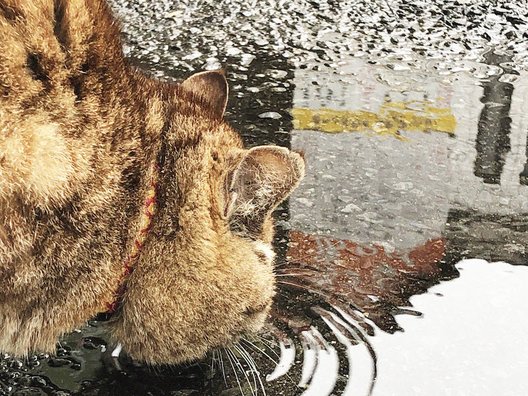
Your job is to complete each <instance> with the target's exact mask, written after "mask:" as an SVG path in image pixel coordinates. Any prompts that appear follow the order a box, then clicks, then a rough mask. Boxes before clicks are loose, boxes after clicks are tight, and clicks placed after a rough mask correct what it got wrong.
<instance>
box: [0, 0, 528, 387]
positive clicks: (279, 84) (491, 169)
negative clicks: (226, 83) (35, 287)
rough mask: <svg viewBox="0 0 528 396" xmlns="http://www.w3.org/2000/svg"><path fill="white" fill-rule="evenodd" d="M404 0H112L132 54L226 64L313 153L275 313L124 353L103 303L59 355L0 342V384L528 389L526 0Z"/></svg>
mask: <svg viewBox="0 0 528 396" xmlns="http://www.w3.org/2000/svg"><path fill="white" fill-rule="evenodd" d="M410 3H411V2H409V4H407V2H404V1H394V0H386V1H380V0H377V1H373V2H362V1H348V2H341V1H340V2H337V1H305V0H296V1H283V0H263V1H259V2H256V1H253V2H252V1H247V2H243V1H240V0H228V1H222V2H221V3H219V2H216V1H212V0H211V1H209V0H207V1H206V0H202V1H179V2H173V1H169V0H167V1H148V2H147V1H144V2H141V1H128V0H114V1H113V2H112V4H113V5H114V6H115V9H116V11H117V12H118V14H119V16H120V17H121V18H122V20H123V23H124V25H125V26H124V28H125V33H124V39H125V42H126V52H127V54H128V55H129V57H130V58H131V60H132V62H133V63H134V64H136V65H138V66H139V67H143V68H145V69H146V70H149V72H150V73H152V74H155V75H156V76H158V77H160V78H166V79H180V78H184V77H185V76H187V75H189V74H190V73H191V72H192V71H195V70H203V69H215V68H218V67H220V66H224V67H226V68H227V70H228V73H229V80H230V87H231V94H230V104H229V109H228V111H229V114H228V118H229V119H230V121H231V122H232V123H233V124H234V125H235V126H236V127H237V129H238V130H239V131H240V132H241V133H242V135H243V136H244V138H245V140H246V142H247V143H248V144H249V145H256V144H264V143H273V144H279V145H283V146H288V147H291V148H293V149H296V150H302V151H304V153H305V156H306V159H307V163H308V174H307V177H306V179H305V180H304V182H303V184H302V185H301V187H300V188H299V190H298V191H297V192H296V193H295V194H294V196H292V198H291V199H290V200H289V202H287V203H286V204H285V205H283V207H282V208H281V209H280V210H279V212H278V214H277V219H278V224H279V230H278V233H277V240H276V245H277V250H278V252H279V259H278V263H277V273H278V280H279V286H280V287H279V293H278V298H277V301H276V305H275V309H274V312H273V318H272V320H271V324H270V326H269V328H268V329H267V331H266V333H264V334H263V336H262V338H261V339H255V340H248V341H244V342H243V343H242V344H241V348H243V349H234V350H233V351H232V352H231V351H230V352H226V351H224V352H223V353H222V354H219V353H216V354H214V355H213V356H211V357H210V358H209V359H208V360H207V361H205V362H202V363H199V364H196V365H193V366H190V367H159V368H155V369H152V368H145V367H141V366H138V365H134V363H132V362H127V361H126V359H125V360H122V361H121V362H120V365H121V366H122V368H123V369H124V370H123V371H117V370H116V369H115V362H114V361H113V360H112V357H111V356H110V351H111V349H112V345H107V341H106V337H105V333H104V322H103V321H97V320H94V321H92V322H90V323H89V325H88V326H87V327H85V328H84V329H82V330H80V331H79V332H75V333H73V334H72V335H70V336H68V337H66V338H65V340H63V341H62V342H61V345H60V346H59V348H58V354H57V356H55V357H49V356H34V357H30V358H29V359H28V360H26V361H16V360H13V359H11V358H9V357H4V358H0V395H3V394H7V395H44V394H52V395H57V396H58V395H67V394H82V395H172V396H176V395H181V396H183V395H221V396H227V395H239V394H245V395H251V394H255V393H257V394H264V390H265V392H266V393H267V394H268V395H304V396H310V395H314V396H324V395H330V394H333V395H368V394H369V393H370V394H372V395H375V396H390V395H395V396H400V395H401V396H409V395H428V396H437V395H438V396H444V395H470V396H472V395H484V396H486V395H509V396H522V395H526V394H528V379H527V378H526V375H525V368H526V367H528V341H527V340H526V333H527V330H528V319H526V315H525V314H524V312H525V309H524V304H525V302H526V301H527V299H528V289H526V287H525V285H526V284H527V281H528V267H526V264H527V263H528V251H527V250H526V249H527V246H528V233H527V232H526V231H527V230H528V199H527V198H528V157H527V151H528V144H527V139H528V115H527V114H528V111H527V110H528V107H527V106H528V73H527V61H526V59H528V57H527V56H526V55H527V53H528V50H527V43H528V34H527V33H526V32H527V31H528V29H527V22H528V5H526V3H525V2H515V3H514V2H505V1H494V2H490V1H477V0H458V1H450V2H443V1H436V0H429V1H427V2H425V1H414V2H412V4H410ZM444 3H447V4H444ZM472 258H476V259H479V260H466V259H472ZM246 351H247V352H246ZM248 355H249V356H250V357H251V358H252V359H254V362H255V365H253V363H251V364H249V363H248V362H247V360H250V357H249V356H248ZM239 384H240V385H239Z"/></svg>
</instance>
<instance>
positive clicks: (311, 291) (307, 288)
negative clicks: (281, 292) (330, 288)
mask: <svg viewBox="0 0 528 396" xmlns="http://www.w3.org/2000/svg"><path fill="white" fill-rule="evenodd" d="M277 283H279V284H281V285H287V286H292V287H295V288H297V289H302V290H306V291H307V292H310V293H313V294H319V295H323V294H322V293H321V292H320V291H318V290H315V289H312V288H311V287H309V286H305V285H301V284H299V283H295V282H287V281H283V280H278V281H277Z"/></svg>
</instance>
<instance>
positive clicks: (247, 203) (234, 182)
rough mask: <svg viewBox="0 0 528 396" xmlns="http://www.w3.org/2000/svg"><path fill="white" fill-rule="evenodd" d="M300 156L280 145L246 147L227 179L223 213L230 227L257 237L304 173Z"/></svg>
mask: <svg viewBox="0 0 528 396" xmlns="http://www.w3.org/2000/svg"><path fill="white" fill-rule="evenodd" d="M304 172H305V163H304V159H303V157H302V156H301V155H300V154H298V153H296V152H294V151H290V150H288V149H286V148H284V147H278V146H259V147H255V148H252V149H250V150H248V151H247V153H246V155H245V156H244V158H243V159H242V161H241V162H240V163H239V164H238V166H237V168H236V170H235V171H234V173H233V174H232V177H231V179H230V187H229V196H230V199H229V200H228V203H229V204H228V205H227V207H226V212H227V213H226V216H227V217H228V219H229V223H230V226H231V228H232V229H233V231H235V232H238V233H242V234H246V235H247V236H249V237H252V238H258V236H259V235H260V234H261V233H262V231H263V226H264V222H265V220H266V218H267V217H268V215H269V214H271V212H272V211H273V210H274V209H275V208H276V207H277V205H279V204H280V203H281V202H282V201H284V200H285V199H286V198H287V197H288V196H289V195H290V194H291V193H292V191H293V190H294V189H295V188H296V187H297V186H298V185H299V183H300V181H301V179H302V178H303V177H304Z"/></svg>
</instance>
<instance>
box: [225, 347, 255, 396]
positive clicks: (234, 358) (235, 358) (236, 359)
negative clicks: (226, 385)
mask: <svg viewBox="0 0 528 396" xmlns="http://www.w3.org/2000/svg"><path fill="white" fill-rule="evenodd" d="M226 352H227V353H228V355H230V356H231V357H232V358H233V360H232V361H233V362H234V363H235V365H236V366H237V369H239V370H240V371H241V372H242V374H244V376H245V377H246V382H247V383H248V385H249V389H250V391H251V395H252V396H253V395H255V392H254V391H253V387H252V386H251V381H250V380H249V376H248V375H247V373H246V370H244V367H243V366H242V365H241V364H240V362H239V360H238V358H237V356H236V354H235V353H234V352H233V350H232V349H231V347H228V348H227V349H226ZM233 370H235V369H234V368H233ZM235 376H237V374H236V371H235ZM237 379H238V376H237ZM239 387H240V392H241V393H242V394H244V393H243V392H242V387H241V386H240V382H239Z"/></svg>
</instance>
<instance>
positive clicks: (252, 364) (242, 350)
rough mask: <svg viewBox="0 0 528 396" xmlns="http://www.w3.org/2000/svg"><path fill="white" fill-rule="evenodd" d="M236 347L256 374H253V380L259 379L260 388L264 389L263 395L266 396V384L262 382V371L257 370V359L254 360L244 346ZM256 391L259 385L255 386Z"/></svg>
mask: <svg viewBox="0 0 528 396" xmlns="http://www.w3.org/2000/svg"><path fill="white" fill-rule="evenodd" d="M235 347H236V348H237V350H238V351H239V353H240V354H241V355H242V356H245V359H246V362H247V363H248V364H249V366H250V367H251V368H252V370H253V373H254V374H253V378H255V377H256V378H257V379H258V382H259V384H260V388H261V389H262V394H263V395H264V396H266V389H265V387H264V383H263V382H262V378H261V375H260V371H259V370H258V369H257V364H256V363H255V359H253V357H252V356H251V354H250V353H249V352H248V351H247V350H246V349H245V348H244V346H243V345H242V344H240V343H239V344H238V345H236V346H235ZM255 389H257V385H256V384H255Z"/></svg>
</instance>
